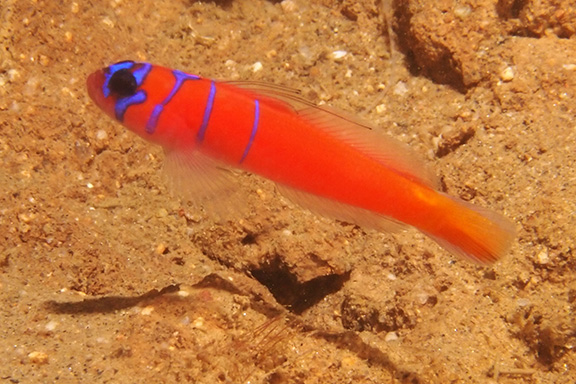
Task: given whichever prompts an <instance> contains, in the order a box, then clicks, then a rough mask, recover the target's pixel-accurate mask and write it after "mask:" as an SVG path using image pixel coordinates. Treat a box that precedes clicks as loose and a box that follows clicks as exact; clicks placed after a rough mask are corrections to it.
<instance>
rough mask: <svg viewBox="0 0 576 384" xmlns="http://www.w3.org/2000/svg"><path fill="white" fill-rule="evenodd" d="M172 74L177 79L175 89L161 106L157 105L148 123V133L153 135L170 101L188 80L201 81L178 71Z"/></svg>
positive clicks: (173, 88)
mask: <svg viewBox="0 0 576 384" xmlns="http://www.w3.org/2000/svg"><path fill="white" fill-rule="evenodd" d="M172 74H173V75H174V77H175V78H176V83H175V84H174V87H172V90H171V91H170V93H169V94H168V96H166V98H165V99H164V100H163V101H162V102H161V103H160V104H157V105H156V106H155V107H154V110H153V111H152V114H151V115H150V118H149V119H148V122H147V123H146V132H147V133H149V134H153V133H154V131H155V130H156V125H157V124H158V119H159V118H160V114H161V113H162V111H163V110H164V107H165V106H166V105H167V104H168V103H169V102H170V101H172V98H173V97H174V95H176V93H178V91H179V90H180V88H181V87H182V84H184V82H185V81H186V80H198V79H200V76H196V75H190V74H188V73H184V72H181V71H177V70H173V71H172Z"/></svg>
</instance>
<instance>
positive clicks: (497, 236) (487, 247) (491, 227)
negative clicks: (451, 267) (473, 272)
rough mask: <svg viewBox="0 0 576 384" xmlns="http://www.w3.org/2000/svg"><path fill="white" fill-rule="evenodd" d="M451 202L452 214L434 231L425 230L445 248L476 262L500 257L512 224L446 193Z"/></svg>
mask: <svg viewBox="0 0 576 384" xmlns="http://www.w3.org/2000/svg"><path fill="white" fill-rule="evenodd" d="M446 197H448V198H449V199H451V200H452V201H453V202H454V203H455V204H454V206H455V208H454V209H453V214H452V215H450V217H449V218H448V219H447V220H446V224H445V225H444V226H443V227H442V228H441V229H440V230H439V232H438V234H430V233H427V235H429V236H430V237H431V238H432V239H434V240H435V241H436V242H437V243H438V244H440V245H441V246H442V247H444V248H446V249H447V250H449V251H451V252H452V253H455V254H457V255H459V256H462V257H464V258H466V259H469V260H472V261H475V262H477V263H480V264H491V263H493V262H495V261H496V260H498V259H500V258H501V257H502V256H504V255H505V254H506V253H507V252H508V251H509V250H510V247H511V246H512V242H513V241H514V238H515V236H516V229H515V228H514V224H513V223H512V222H511V221H510V220H508V219H507V218H505V217H504V216H502V215H500V214H498V213H496V212H493V211H491V210H488V209H486V208H481V207H477V206H474V205H472V204H469V203H466V202H464V201H461V200H458V199H455V198H452V197H449V196H446Z"/></svg>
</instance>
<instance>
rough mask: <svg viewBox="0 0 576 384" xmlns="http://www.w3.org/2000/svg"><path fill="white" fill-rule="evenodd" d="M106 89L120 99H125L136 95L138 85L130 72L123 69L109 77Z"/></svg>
mask: <svg viewBox="0 0 576 384" xmlns="http://www.w3.org/2000/svg"><path fill="white" fill-rule="evenodd" d="M108 89H109V90H110V92H112V93H115V94H117V95H118V96H120V97H127V96H132V95H133V94H135V93H136V90H137V89H138V83H137V82H136V78H135V77H134V75H133V74H132V72H130V70H129V69H127V68H123V69H120V70H118V71H116V72H114V74H113V75H112V76H111V77H110V81H109V82H108Z"/></svg>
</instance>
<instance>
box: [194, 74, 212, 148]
mask: <svg viewBox="0 0 576 384" xmlns="http://www.w3.org/2000/svg"><path fill="white" fill-rule="evenodd" d="M215 96H216V83H214V82H213V81H212V82H210V94H209V95H208V102H207V103H206V108H205V109H204V117H203V118H202V124H201V125H200V129H199V130H198V136H197V137H196V138H197V140H198V141H199V142H202V141H203V140H204V135H205V134H206V129H208V122H209V121H210V115H211V114H212V107H214V97H215Z"/></svg>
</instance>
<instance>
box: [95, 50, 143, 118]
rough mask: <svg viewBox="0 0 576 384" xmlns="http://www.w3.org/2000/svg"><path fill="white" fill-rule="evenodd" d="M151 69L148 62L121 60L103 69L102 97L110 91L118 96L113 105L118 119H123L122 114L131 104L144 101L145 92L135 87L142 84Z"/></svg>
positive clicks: (108, 94)
mask: <svg viewBox="0 0 576 384" xmlns="http://www.w3.org/2000/svg"><path fill="white" fill-rule="evenodd" d="M151 70H152V65H151V64H148V63H135V62H133V61H121V62H119V63H116V64H112V65H111V66H109V67H108V68H106V70H105V71H104V76H105V80H104V85H103V86H102V93H103V94H104V97H109V96H110V95H111V93H112V92H114V93H115V94H116V96H118V99H117V100H116V105H115V106H114V114H115V116H116V119H117V120H118V121H120V122H122V121H124V115H125V114H126V111H127V110H128V108H129V107H130V106H131V105H134V104H141V103H143V102H144V101H146V97H147V95H146V92H145V91H143V90H137V89H138V88H139V87H141V86H142V84H143V83H144V80H145V79H146V76H148V74H149V73H150V71H151ZM121 71H122V72H121ZM115 75H116V76H115ZM132 87H133V88H132ZM115 88H117V90H115ZM122 91H124V92H122ZM132 92H134V93H132Z"/></svg>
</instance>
